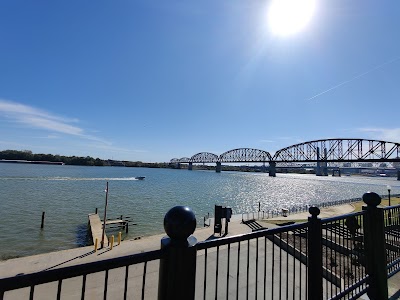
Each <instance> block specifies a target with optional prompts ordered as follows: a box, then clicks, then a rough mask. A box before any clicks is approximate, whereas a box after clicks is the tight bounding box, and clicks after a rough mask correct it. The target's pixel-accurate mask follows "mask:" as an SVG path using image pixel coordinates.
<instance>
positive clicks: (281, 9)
mask: <svg viewBox="0 0 400 300" xmlns="http://www.w3.org/2000/svg"><path fill="white" fill-rule="evenodd" d="M314 11H315V0H272V1H271V4H270V6H269V8H268V25H269V29H270V30H271V32H272V33H273V34H275V35H281V36H286V35H292V34H295V33H298V32H300V31H301V30H303V29H304V28H305V27H306V26H307V25H308V23H309V22H310V20H311V18H312V16H313V15H314Z"/></svg>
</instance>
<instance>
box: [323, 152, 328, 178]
mask: <svg viewBox="0 0 400 300" xmlns="http://www.w3.org/2000/svg"><path fill="white" fill-rule="evenodd" d="M327 152H328V151H327V150H326V148H325V149H324V155H325V161H324V163H323V167H322V174H323V176H328V163H327V162H326V160H327V159H328V153H327Z"/></svg>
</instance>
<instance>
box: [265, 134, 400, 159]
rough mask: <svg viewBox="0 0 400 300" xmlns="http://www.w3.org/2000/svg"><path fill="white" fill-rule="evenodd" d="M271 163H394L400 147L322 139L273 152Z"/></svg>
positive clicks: (389, 143) (382, 142)
mask: <svg viewBox="0 0 400 300" xmlns="http://www.w3.org/2000/svg"><path fill="white" fill-rule="evenodd" d="M272 160H273V161H275V162H305V161H306V162H318V161H321V160H322V161H326V162H381V161H385V162H396V161H397V162H398V161H400V144H399V143H392V142H385V141H379V140H366V139H325V140H315V141H309V142H305V143H301V144H296V145H292V146H289V147H286V148H283V149H281V150H279V151H277V152H276V153H275V155H274V157H273V158H272Z"/></svg>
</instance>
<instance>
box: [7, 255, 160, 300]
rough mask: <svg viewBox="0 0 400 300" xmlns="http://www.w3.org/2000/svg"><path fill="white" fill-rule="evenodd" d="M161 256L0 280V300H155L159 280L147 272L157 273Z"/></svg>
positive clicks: (84, 265) (87, 264)
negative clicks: (128, 299)
mask: <svg viewBox="0 0 400 300" xmlns="http://www.w3.org/2000/svg"><path fill="white" fill-rule="evenodd" d="M164 254H165V253H164V251H162V250H155V251H149V252H144V253H138V254H134V255H129V256H124V257H118V258H112V259H107V260H101V261H96V262H91V263H86V264H82V265H75V266H69V267H64V268H60V269H53V270H47V271H41V272H36V273H31V274H25V275H17V276H15V277H9V278H4V279H0V299H61V298H63V299H69V298H71V295H73V296H75V297H76V299H87V298H88V299H107V298H111V299H115V298H123V299H127V298H131V297H133V296H135V299H156V298H157V293H156V292H157V286H158V277H157V276H156V278H152V277H154V275H153V274H152V272H148V270H149V269H150V270H151V269H154V268H156V269H157V268H158V264H157V263H156V262H157V260H160V259H161V258H163V257H164ZM111 276H112V277H113V278H119V279H120V280H119V281H117V282H116V281H115V280H114V279H111V280H110V277H111ZM149 277H150V278H149ZM147 281H150V282H151V284H152V285H154V284H155V285H156V286H155V287H156V289H154V286H153V287H147V286H146V282H147ZM154 281H156V282H154ZM110 282H112V284H111V283H110ZM99 283H100V284H99ZM24 288H25V289H24ZM64 291H67V293H63V292H64ZM66 294H67V295H66Z"/></svg>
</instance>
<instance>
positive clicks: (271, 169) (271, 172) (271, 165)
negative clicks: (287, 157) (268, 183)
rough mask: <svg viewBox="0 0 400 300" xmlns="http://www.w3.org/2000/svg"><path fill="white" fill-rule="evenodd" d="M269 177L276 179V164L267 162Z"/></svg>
mask: <svg viewBox="0 0 400 300" xmlns="http://www.w3.org/2000/svg"><path fill="white" fill-rule="evenodd" d="M269 176H271V177H276V162H274V161H270V162H269Z"/></svg>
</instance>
